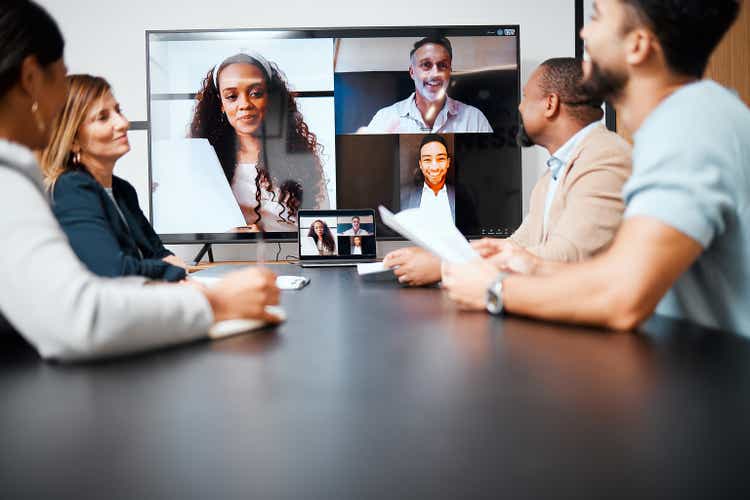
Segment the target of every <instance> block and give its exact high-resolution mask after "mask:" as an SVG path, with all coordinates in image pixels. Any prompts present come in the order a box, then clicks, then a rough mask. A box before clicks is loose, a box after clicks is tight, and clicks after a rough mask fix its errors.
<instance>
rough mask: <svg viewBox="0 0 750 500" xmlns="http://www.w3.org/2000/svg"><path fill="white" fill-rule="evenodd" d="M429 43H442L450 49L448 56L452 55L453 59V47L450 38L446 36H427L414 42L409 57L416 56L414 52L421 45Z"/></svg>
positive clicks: (441, 44)
mask: <svg viewBox="0 0 750 500" xmlns="http://www.w3.org/2000/svg"><path fill="white" fill-rule="evenodd" d="M428 43H432V44H435V45H440V46H442V47H443V48H445V50H447V51H448V56H450V58H451V61H452V60H453V47H452V46H451V42H450V40H448V39H447V38H445V37H444V36H426V37H424V38H422V39H421V40H419V41H417V42H416V43H415V44H414V48H413V49H411V52H409V57H410V58H412V57H414V53H415V52H416V51H417V50H419V48H420V47H421V46H423V45H427V44H428Z"/></svg>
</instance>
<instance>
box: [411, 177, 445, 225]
mask: <svg viewBox="0 0 750 500" xmlns="http://www.w3.org/2000/svg"><path fill="white" fill-rule="evenodd" d="M419 209H420V210H421V211H422V214H423V216H424V218H425V219H427V220H428V221H436V222H440V221H445V222H446V223H448V224H449V225H451V226H452V225H453V214H452V213H451V204H450V200H448V189H447V187H446V185H445V184H443V187H442V188H441V189H440V191H438V193H437V195H435V191H433V190H432V188H430V186H428V185H427V183H424V184H423V186H422V199H421V201H420V202H419Z"/></svg>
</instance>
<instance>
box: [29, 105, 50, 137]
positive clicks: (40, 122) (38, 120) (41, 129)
mask: <svg viewBox="0 0 750 500" xmlns="http://www.w3.org/2000/svg"><path fill="white" fill-rule="evenodd" d="M38 112H39V103H37V102H36V101H34V104H32V105H31V115H32V116H33V117H34V121H35V122H36V128H37V130H39V133H40V134H43V133H44V131H45V130H47V125H46V124H45V123H44V120H42V118H41V117H40V116H39V113H38Z"/></svg>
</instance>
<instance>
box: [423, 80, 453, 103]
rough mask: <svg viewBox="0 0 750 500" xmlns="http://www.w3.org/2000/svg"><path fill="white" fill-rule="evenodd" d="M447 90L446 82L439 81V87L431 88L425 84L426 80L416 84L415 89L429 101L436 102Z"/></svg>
mask: <svg viewBox="0 0 750 500" xmlns="http://www.w3.org/2000/svg"><path fill="white" fill-rule="evenodd" d="M447 90H448V84H447V82H441V83H440V87H438V88H432V87H428V86H427V82H420V83H419V84H418V85H417V91H418V92H419V93H420V94H421V95H422V97H424V98H425V99H426V100H427V101H429V102H437V101H440V100H442V99H443V98H444V97H445V96H446V94H447Z"/></svg>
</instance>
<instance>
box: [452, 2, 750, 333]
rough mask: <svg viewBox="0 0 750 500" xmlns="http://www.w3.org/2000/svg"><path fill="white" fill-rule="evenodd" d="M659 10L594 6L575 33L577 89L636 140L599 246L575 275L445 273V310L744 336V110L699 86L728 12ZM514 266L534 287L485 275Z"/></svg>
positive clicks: (747, 316)
mask: <svg viewBox="0 0 750 500" xmlns="http://www.w3.org/2000/svg"><path fill="white" fill-rule="evenodd" d="M662 4H663V2H656V1H648V0H596V1H595V2H594V15H593V16H592V19H591V22H590V23H589V24H588V25H587V26H586V27H585V28H584V29H583V31H582V32H581V36H582V38H583V39H584V41H585V42H586V44H587V48H588V52H589V54H590V56H591V61H590V62H589V63H588V64H586V65H585V71H586V74H587V82H588V85H589V87H590V88H591V89H592V92H594V93H595V94H597V93H598V94H600V95H606V96H607V97H609V98H610V99H611V100H612V102H614V103H615V105H616V106H617V108H618V111H619V112H620V117H621V119H622V121H623V123H624V125H625V128H626V129H627V130H635V131H637V132H636V133H635V136H634V139H635V149H634V153H633V165H634V167H633V175H632V177H631V178H630V180H629V181H628V183H627V184H626V185H625V188H624V190H623V195H624V199H625V202H626V211H625V221H624V223H623V225H622V227H621V228H620V231H619V232H618V234H617V236H616V237H615V241H614V242H613V244H612V246H611V247H610V248H609V249H608V250H607V251H606V252H604V253H603V254H602V255H600V256H598V257H597V258H595V259H593V260H591V261H589V262H587V263H583V264H577V265H554V264H549V263H545V262H540V261H538V260H536V261H535V260H534V259H533V257H532V258H529V256H527V255H523V254H522V253H521V252H516V255H512V256H509V255H502V256H495V257H492V258H490V259H489V260H477V261H474V262H472V263H469V264H465V265H461V266H448V267H447V268H446V269H445V270H444V272H443V285H444V287H446V288H447V289H448V291H449V294H450V295H451V297H452V298H453V299H454V300H456V301H458V302H459V303H461V304H463V305H464V306H466V307H469V308H474V309H478V308H481V307H484V306H485V305H486V306H487V308H488V309H490V310H491V311H492V312H497V311H498V310H499V311H502V310H505V311H508V312H513V313H519V314H523V315H527V316H534V317H538V318H543V319H550V320H556V321H567V322H575V323H586V324H594V325H604V326H608V327H611V328H614V329H624V330H629V329H632V328H635V327H636V326H638V325H639V324H640V323H641V322H642V321H644V320H645V319H646V318H647V317H649V316H650V315H651V314H652V313H653V312H654V311H656V312H657V313H660V314H664V315H667V316H671V317H674V318H680V319H687V320H690V321H693V322H696V323H699V324H702V325H706V326H709V327H714V328H719V329H723V330H727V331H733V332H739V333H742V334H744V335H747V336H750V308H749V307H748V300H750V210H749V209H748V202H749V201H750V200H749V199H748V198H749V197H750V110H749V109H748V108H747V106H745V104H743V103H742V101H740V100H739V99H738V98H737V96H736V95H734V94H733V93H732V92H730V91H728V90H726V89H724V88H723V87H721V86H719V85H717V84H716V83H714V82H710V81H701V78H702V75H703V73H704V71H705V68H706V65H707V63H708V59H709V57H710V55H711V53H712V52H713V49H714V48H715V47H716V45H718V43H719V41H720V40H721V38H722V37H723V35H724V33H725V32H726V31H727V30H728V29H729V27H730V26H731V25H732V23H733V22H734V20H735V19H736V17H737V13H738V12H739V2H737V1H736V0H679V1H675V2H673V5H672V8H670V9H665V8H664V7H663V5H662ZM519 262H523V265H524V266H527V269H530V270H531V274H535V275H534V276H522V275H512V276H508V275H506V274H504V273H501V274H500V275H498V274H497V270H513V269H514V268H517V267H519ZM491 269H494V270H495V275H494V277H492V278H490V279H488V278H486V275H487V274H490V270H491Z"/></svg>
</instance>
